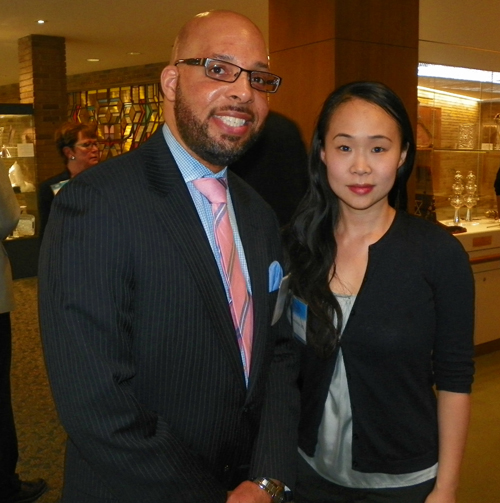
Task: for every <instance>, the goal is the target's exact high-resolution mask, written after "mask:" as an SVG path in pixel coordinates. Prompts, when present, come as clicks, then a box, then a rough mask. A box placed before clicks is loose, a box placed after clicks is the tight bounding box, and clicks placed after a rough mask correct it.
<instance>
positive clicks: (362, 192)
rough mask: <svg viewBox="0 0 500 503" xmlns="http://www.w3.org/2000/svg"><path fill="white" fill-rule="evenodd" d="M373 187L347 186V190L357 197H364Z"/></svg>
mask: <svg viewBox="0 0 500 503" xmlns="http://www.w3.org/2000/svg"><path fill="white" fill-rule="evenodd" d="M373 187H374V185H368V184H363V185H348V188H349V190H350V191H351V192H354V193H355V194H358V195H359V196H364V195H365V194H369V193H370V192H371V191H372V190H373Z"/></svg>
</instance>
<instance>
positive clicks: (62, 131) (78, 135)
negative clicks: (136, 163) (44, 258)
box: [38, 122, 100, 238]
mask: <svg viewBox="0 0 500 503" xmlns="http://www.w3.org/2000/svg"><path fill="white" fill-rule="evenodd" d="M55 142H56V148H57V150H58V152H59V154H60V155H61V157H62V158H63V159H64V165H65V168H66V169H65V170H64V171H63V172H62V173H59V174H58V175H56V176H54V177H52V178H49V179H48V180H46V181H44V182H43V183H41V184H40V187H39V189H38V211H39V214H40V227H39V235H40V238H42V236H43V232H44V230H45V226H46V225H47V221H48V219H49V214H50V207H51V205H52V200H53V199H54V196H55V194H57V192H58V190H59V189H60V188H61V186H62V185H63V184H64V183H66V182H67V181H68V180H70V179H71V178H74V177H75V176H76V175H78V174H79V173H81V172H82V171H85V170H86V169H88V168H90V167H92V166H95V165H96V164H97V163H98V162H99V157H100V151H99V144H98V142H97V124H96V123H90V124H82V123H78V122H66V123H65V124H63V125H62V126H61V127H60V128H59V129H58V130H57V131H56V133H55Z"/></svg>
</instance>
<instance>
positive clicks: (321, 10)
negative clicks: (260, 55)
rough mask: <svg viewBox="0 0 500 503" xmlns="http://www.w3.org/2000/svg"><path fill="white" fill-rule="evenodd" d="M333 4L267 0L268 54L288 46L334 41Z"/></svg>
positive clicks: (324, 0) (319, 0)
mask: <svg viewBox="0 0 500 503" xmlns="http://www.w3.org/2000/svg"><path fill="white" fill-rule="evenodd" d="M334 13H335V1H333V0H311V1H309V2H306V1H304V0H270V1H269V49H270V51H271V53H275V52H278V51H283V50H286V49H289V48H291V47H300V46H303V45H307V44H311V43H316V42H321V41H323V40H328V39H333V38H334V36H335V19H334Z"/></svg>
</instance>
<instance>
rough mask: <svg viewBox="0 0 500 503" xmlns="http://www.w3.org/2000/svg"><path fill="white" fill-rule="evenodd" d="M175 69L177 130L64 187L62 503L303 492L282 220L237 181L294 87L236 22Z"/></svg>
mask: <svg viewBox="0 0 500 503" xmlns="http://www.w3.org/2000/svg"><path fill="white" fill-rule="evenodd" d="M171 62H172V64H170V65H169V66H167V67H166V68H165V69H164V70H163V72H162V75H161V84H162V89H163V93H164V117H165V125H164V126H163V127H162V128H161V129H160V130H159V131H158V132H157V133H155V134H154V135H153V136H152V137H151V138H150V139H149V140H148V141H147V142H146V143H144V144H143V145H142V146H141V147H139V148H138V149H136V150H134V151H132V152H130V153H129V154H126V155H123V156H120V157H117V158H115V159H113V160H110V161H107V162H104V163H102V165H99V166H97V167H95V168H93V169H92V170H89V171H86V172H84V173H82V174H81V175H79V176H78V177H76V178H75V179H74V180H72V181H71V183H70V184H68V185H67V186H65V187H64V189H63V190H61V192H60V193H59V194H58V196H57V197H56V198H55V199H54V204H53V207H52V211H51V217H50V221H49V224H48V226H47V229H46V232H45V237H44V242H43V245H42V250H41V261H40V267H39V271H40V275H39V285H40V286H39V289H40V319H41V329H42V337H43V343H44V351H45V356H46V362H47V368H48V373H49V378H50V381H51V385H52V390H53V394H54V399H55V402H56V405H57V408H58V411H59V415H60V418H61V422H62V424H63V426H64V427H65V429H66V431H67V433H68V443H67V451H66V468H65V470H66V471H65V485H64V491H63V497H62V500H61V501H62V503H105V502H106V503H112V502H120V503H128V502H130V503H137V502H141V503H160V502H161V503H165V502H174V503H182V502H197V501H199V502H203V503H222V502H225V501H228V502H229V503H270V502H271V501H273V502H275V503H279V502H282V501H286V500H287V499H289V497H290V492H289V491H288V489H293V485H294V478H295V475H294V474H295V459H296V445H297V444H296V436H297V434H296V431H297V421H298V409H299V404H298V392H297V386H296V379H297V372H298V355H297V348H296V346H295V344H296V343H295V342H294V341H293V338H292V336H291V328H290V325H289V323H288V321H287V319H286V317H285V316H281V317H280V309H279V306H278V308H276V306H277V300H278V298H280V299H281V297H279V295H280V293H279V292H280V284H281V279H282V277H283V262H282V253H281V246H280V238H279V231H278V223H277V220H276V217H275V215H274V214H273V212H272V210H271V209H270V207H269V206H267V204H265V203H264V201H263V200H262V199H261V198H260V196H258V195H257V193H256V192H254V191H253V189H251V188H250V187H249V186H248V185H247V184H246V183H244V182H243V181H242V180H240V179H239V178H238V177H237V176H236V175H234V174H233V173H230V172H227V169H226V167H227V166H228V165H229V164H231V163H232V162H234V161H235V160H236V159H238V158H239V157H240V156H241V155H242V154H243V153H244V152H245V151H246V150H247V149H248V148H249V147H250V146H251V145H252V144H253V143H254V142H255V140H256V139H257V138H258V136H259V134H260V132H261V130H262V127H263V125H264V121H265V119H266V116H267V114H268V94H269V93H273V92H276V91H277V90H278V87H279V85H280V78H279V77H278V76H276V75H274V74H272V73H271V72H270V71H269V67H268V55H267V50H266V47H265V42H264V39H263V37H262V34H261V33H260V31H259V30H258V28H257V27H256V26H255V25H254V24H253V23H252V22H251V21H250V20H249V19H248V18H246V17H244V16H241V15H239V14H236V13H233V12H228V11H213V12H209V13H204V14H200V15H198V16H196V17H195V18H194V19H192V20H190V21H189V22H188V23H187V24H186V25H185V26H184V27H183V28H182V30H181V31H180V33H179V35H178V37H177V40H176V43H175V45H174V48H173V52H172V58H171ZM282 290H286V289H285V288H283V289H282Z"/></svg>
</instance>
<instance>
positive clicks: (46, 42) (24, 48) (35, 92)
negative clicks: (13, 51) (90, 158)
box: [18, 35, 68, 183]
mask: <svg viewBox="0 0 500 503" xmlns="http://www.w3.org/2000/svg"><path fill="white" fill-rule="evenodd" d="M18 44H19V64H20V78H19V91H20V97H21V103H31V104H33V109H34V122H35V156H36V163H37V183H40V182H41V181H43V180H46V179H47V178H50V177H51V176H53V175H55V174H57V173H59V172H61V171H62V170H63V161H62V159H61V157H60V156H59V154H58V153H57V150H56V149H55V146H54V131H55V130H56V129H57V128H58V127H59V126H60V125H61V124H62V123H63V122H64V121H66V120H67V108H68V96H67V90H66V89H67V84H66V42H65V39H64V38H63V37H52V36H46V35H29V36H27V37H23V38H21V39H19V41H18Z"/></svg>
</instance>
